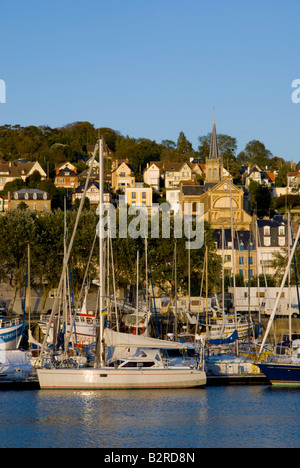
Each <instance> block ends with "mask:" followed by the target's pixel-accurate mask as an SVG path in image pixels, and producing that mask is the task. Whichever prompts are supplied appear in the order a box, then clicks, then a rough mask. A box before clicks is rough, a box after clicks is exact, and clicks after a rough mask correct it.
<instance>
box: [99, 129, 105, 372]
mask: <svg viewBox="0 0 300 468" xmlns="http://www.w3.org/2000/svg"><path fill="white" fill-rule="evenodd" d="M102 207H103V140H102V138H100V139H99V318H100V336H99V340H100V347H99V354H100V356H99V364H100V367H102V366H103V315H102V312H103V309H104V307H103V305H104V257H103V255H104V251H103V246H104V242H103V232H102V231H103V229H102V227H103V208H102Z"/></svg>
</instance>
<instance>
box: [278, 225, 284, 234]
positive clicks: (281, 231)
mask: <svg viewBox="0 0 300 468" xmlns="http://www.w3.org/2000/svg"><path fill="white" fill-rule="evenodd" d="M278 235H279V236H285V226H279V228H278Z"/></svg>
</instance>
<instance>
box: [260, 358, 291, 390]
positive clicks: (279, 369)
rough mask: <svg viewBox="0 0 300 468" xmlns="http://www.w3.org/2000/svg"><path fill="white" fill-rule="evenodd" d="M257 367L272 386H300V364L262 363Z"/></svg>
mask: <svg viewBox="0 0 300 468" xmlns="http://www.w3.org/2000/svg"><path fill="white" fill-rule="evenodd" d="M257 365H258V367H259V368H260V370H261V372H262V373H263V374H264V375H265V376H266V377H267V379H268V380H269V381H270V382H271V384H272V385H287V386H288V385H289V386H300V365H299V364H278V363H269V364H268V363H260V364H257Z"/></svg>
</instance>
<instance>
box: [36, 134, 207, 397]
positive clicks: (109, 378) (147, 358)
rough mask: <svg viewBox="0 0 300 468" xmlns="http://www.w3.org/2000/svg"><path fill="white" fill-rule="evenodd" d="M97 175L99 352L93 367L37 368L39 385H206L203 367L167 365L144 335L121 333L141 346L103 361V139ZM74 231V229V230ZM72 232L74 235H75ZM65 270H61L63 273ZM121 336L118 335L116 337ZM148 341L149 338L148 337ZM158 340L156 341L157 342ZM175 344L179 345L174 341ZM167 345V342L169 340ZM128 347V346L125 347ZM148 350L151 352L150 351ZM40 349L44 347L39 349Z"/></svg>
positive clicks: (157, 345)
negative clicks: (121, 356) (132, 352)
mask: <svg viewBox="0 0 300 468" xmlns="http://www.w3.org/2000/svg"><path fill="white" fill-rule="evenodd" d="M99 150H100V157H99V175H100V207H99V208H100V209H99V215H100V222H99V228H100V229H99V253H100V254H99V267H100V268H99V271H100V278H99V281H100V294H99V313H100V327H99V328H100V337H99V351H98V353H97V356H96V361H95V367H94V368H58V369H55V368H41V369H38V370H37V374H38V379H39V384H40V387H41V388H42V389H58V388H59V389H140V388H189V387H199V386H203V385H205V384H206V375H205V372H204V371H203V370H200V369H197V368H195V369H192V368H190V367H189V366H180V367H177V366H176V367H174V368H172V367H169V366H168V362H166V360H164V359H163V356H162V354H161V351H160V349H161V348H165V347H166V342H165V341H163V340H151V339H150V340H151V341H150V342H149V341H148V342H146V340H147V338H146V337H143V336H139V335H137V336H135V335H129V334H128V335H127V334H119V333H118V336H119V335H123V336H122V337H121V338H122V339H123V340H127V341H128V340H130V342H131V340H132V339H133V338H137V339H138V340H139V343H141V344H142V346H141V347H140V345H139V346H137V343H136V342H135V343H134V347H135V348H136V349H140V351H138V354H136V355H135V356H129V357H128V358H127V357H126V358H125V359H123V360H121V362H120V360H119V362H118V361H116V362H115V363H114V365H113V367H110V366H107V365H105V363H104V348H103V344H104V337H103V323H102V319H103V317H102V312H103V310H104V274H103V271H104V268H103V238H102V236H101V232H102V230H101V228H102V226H103V224H102V223H103V215H102V210H101V208H102V206H103V141H102V140H100V141H99ZM84 196H85V193H84ZM84 196H83V197H82V200H81V205H80V207H79V210H78V216H79V215H80V212H81V209H80V208H81V207H82V205H83V202H84ZM74 233H75V229H74ZM74 233H73V234H74ZM71 247H72V239H71V242H70V246H69V250H68V254H67V259H66V261H65V265H64V269H65V268H66V264H67V261H68V258H69V256H70V249H71ZM63 273H64V272H63ZM118 339H120V336H119V337H118ZM140 340H142V341H140ZM148 340H149V339H148ZM157 341H158V342H159V343H157ZM176 345H177V346H179V344H177V343H176ZM168 346H169V347H170V343H168ZM127 349H128V346H127ZM149 349H151V350H152V351H149ZM42 351H43V349H42Z"/></svg>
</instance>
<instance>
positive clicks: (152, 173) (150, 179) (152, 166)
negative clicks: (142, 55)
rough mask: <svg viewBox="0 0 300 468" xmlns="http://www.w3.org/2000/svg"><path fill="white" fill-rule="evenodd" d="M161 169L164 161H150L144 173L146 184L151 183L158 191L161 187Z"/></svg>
mask: <svg viewBox="0 0 300 468" xmlns="http://www.w3.org/2000/svg"><path fill="white" fill-rule="evenodd" d="M161 170H162V163H160V162H150V163H148V165H147V168H146V169H145V170H144V174H143V176H144V182H145V184H147V185H150V187H151V188H153V189H154V190H155V191H156V192H159V189H160V178H161Z"/></svg>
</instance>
